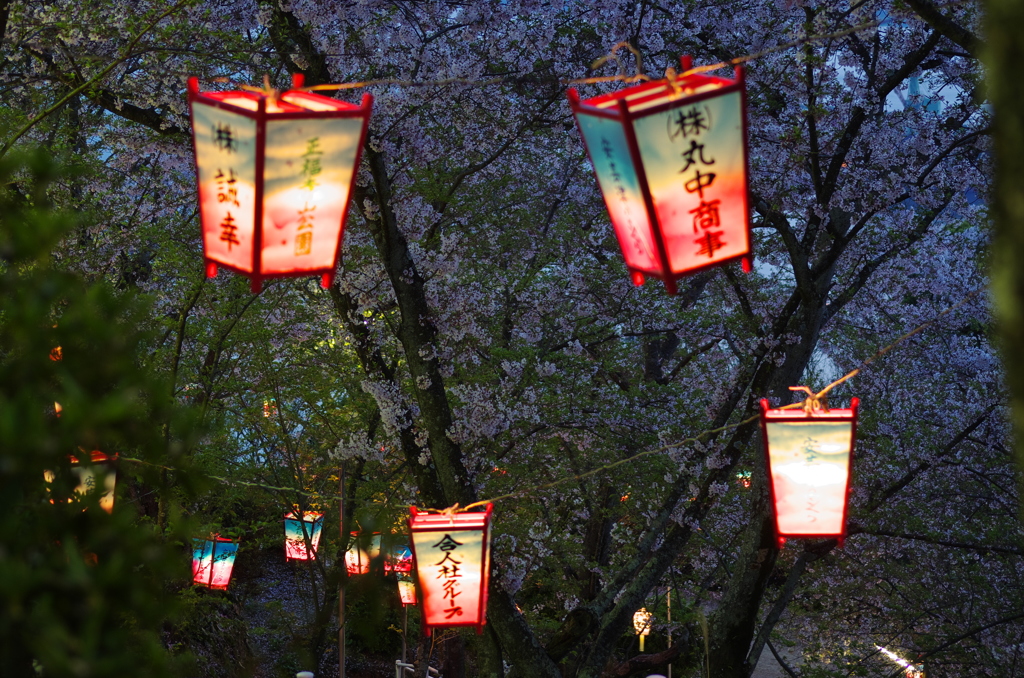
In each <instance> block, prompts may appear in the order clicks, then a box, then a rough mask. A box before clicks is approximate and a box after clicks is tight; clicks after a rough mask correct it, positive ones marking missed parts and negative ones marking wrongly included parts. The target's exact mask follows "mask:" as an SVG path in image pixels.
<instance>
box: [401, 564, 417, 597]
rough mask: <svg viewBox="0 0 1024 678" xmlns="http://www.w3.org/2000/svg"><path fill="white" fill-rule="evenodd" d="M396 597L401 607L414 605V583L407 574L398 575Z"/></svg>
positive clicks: (410, 575)
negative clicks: (399, 600)
mask: <svg viewBox="0 0 1024 678" xmlns="http://www.w3.org/2000/svg"><path fill="white" fill-rule="evenodd" d="M398 597H399V598H400V599H401V601H402V605H415V604H416V581H415V580H414V579H413V578H412V574H410V573H409V572H399V573H398Z"/></svg>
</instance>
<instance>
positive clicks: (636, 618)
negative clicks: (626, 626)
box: [633, 607, 654, 652]
mask: <svg viewBox="0 0 1024 678" xmlns="http://www.w3.org/2000/svg"><path fill="white" fill-rule="evenodd" d="M653 618H654V615H652V614H651V613H650V612H648V611H647V608H646V607H641V608H640V609H639V610H637V611H636V612H634V613H633V630H634V631H636V635H638V636H640V651H641V652H643V651H644V638H646V637H647V636H649V635H651V620H652V619H653Z"/></svg>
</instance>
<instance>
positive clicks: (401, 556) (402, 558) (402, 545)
mask: <svg viewBox="0 0 1024 678" xmlns="http://www.w3.org/2000/svg"><path fill="white" fill-rule="evenodd" d="M410 571H412V549H411V548H409V542H408V541H407V540H406V538H405V537H399V538H398V540H397V541H394V542H393V543H392V544H391V546H390V548H389V549H388V552H387V557H386V558H385V559H384V572H385V574H387V573H388V572H410Z"/></svg>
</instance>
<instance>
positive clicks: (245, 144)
mask: <svg viewBox="0 0 1024 678" xmlns="http://www.w3.org/2000/svg"><path fill="white" fill-rule="evenodd" d="M302 85H303V77H302V75H293V76H292V87H293V89H290V90H288V91H286V92H281V93H277V92H274V93H273V94H267V93H263V92H249V91H232V92H200V91H199V80H198V78H194V77H193V78H189V81H188V101H189V107H190V109H191V117H192V139H193V142H194V148H195V160H196V178H197V181H198V185H199V213H200V221H201V223H202V230H203V258H204V260H205V262H206V275H207V277H213V276H215V275H216V274H217V267H218V266H224V267H225V268H229V269H231V270H233V271H236V272H238V273H241V274H242V275H244V276H246V277H248V278H249V279H250V280H251V281H252V289H253V291H254V292H258V291H259V290H260V288H261V286H262V281H263V280H264V279H267V278H278V277H288V276H304V275H321V276H322V279H321V282H322V284H323V286H324V287H329V286H330V284H331V281H332V280H333V278H334V271H335V269H336V268H337V265H338V259H339V257H340V256H341V244H342V237H343V235H344V231H345V219H346V216H347V214H348V205H349V202H350V200H351V197H352V190H353V188H354V187H355V180H356V171H357V169H358V167H359V158H360V155H361V153H362V148H363V142H364V140H365V138H366V130H367V126H368V125H369V121H370V113H371V110H372V108H373V96H372V95H370V94H364V95H363V99H362V102H361V103H360V105H358V106H356V105H354V104H350V103H346V102H344V101H338V100H337V99H330V98H328V97H324V96H321V95H319V94H313V93H312V92H305V91H302V90H301V89H300V88H301V87H302Z"/></svg>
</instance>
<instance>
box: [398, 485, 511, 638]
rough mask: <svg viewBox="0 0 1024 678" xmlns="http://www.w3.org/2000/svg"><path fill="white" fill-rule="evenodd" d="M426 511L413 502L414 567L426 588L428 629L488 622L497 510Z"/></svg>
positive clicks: (422, 589) (422, 593)
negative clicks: (491, 547)
mask: <svg viewBox="0 0 1024 678" xmlns="http://www.w3.org/2000/svg"><path fill="white" fill-rule="evenodd" d="M493 509H494V506H493V505H492V504H488V505H487V508H486V510H484V511H481V512H464V513H424V512H422V511H419V510H417V509H416V507H415V506H411V507H409V510H410V512H411V514H412V515H411V517H410V518H409V532H410V534H411V537H412V554H413V567H414V569H415V570H416V577H417V581H418V583H419V590H420V596H421V599H420V603H421V605H420V607H421V608H422V610H423V630H424V632H425V633H426V634H427V635H430V633H431V629H432V628H444V627H449V626H475V627H476V631H477V633H483V627H484V624H486V623H487V588H488V584H489V580H490V573H491V549H490V546H491V513H492V511H493Z"/></svg>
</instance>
